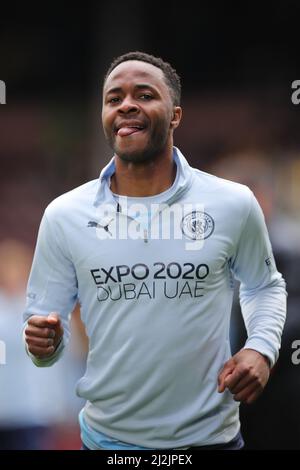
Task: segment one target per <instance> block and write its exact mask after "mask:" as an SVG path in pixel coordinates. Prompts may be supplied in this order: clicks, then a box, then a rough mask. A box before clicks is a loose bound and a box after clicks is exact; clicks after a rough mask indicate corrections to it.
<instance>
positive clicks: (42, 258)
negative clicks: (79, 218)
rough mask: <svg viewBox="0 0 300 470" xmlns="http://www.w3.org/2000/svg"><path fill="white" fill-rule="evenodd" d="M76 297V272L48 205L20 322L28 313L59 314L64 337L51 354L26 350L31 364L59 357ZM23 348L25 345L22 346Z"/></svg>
mask: <svg viewBox="0 0 300 470" xmlns="http://www.w3.org/2000/svg"><path fill="white" fill-rule="evenodd" d="M76 300H77V279H76V273H75V269H74V266H73V263H72V261H71V256H70V253H69V252H68V247H67V243H66V241H65V238H64V234H63V233H62V231H61V230H60V227H59V225H58V223H57V218H56V214H55V211H53V210H52V209H51V206H49V207H48V208H47V209H46V211H45V214H44V216H43V219H42V221H41V225H40V229H39V234H38V239H37V245H36V249H35V254H34V259H33V263H32V268H31V273H30V277H29V281H28V286H27V303H26V309H25V312H24V315H23V318H24V322H25V325H26V322H27V320H28V318H29V317H30V316H32V315H45V316H47V315H48V314H49V313H50V312H53V311H55V312H57V313H59V315H60V317H61V320H62V323H63V327H64V337H63V340H62V342H61V343H60V345H59V346H58V348H57V349H56V351H55V352H54V354H53V355H52V356H50V357H49V358H46V359H38V358H36V357H35V356H33V355H32V354H30V353H29V352H28V351H27V352H28V354H29V356H30V357H31V359H32V361H33V362H34V364H35V365H37V366H39V367H43V366H50V365H52V364H53V363H54V362H56V361H57V360H58V359H59V357H60V356H61V354H62V352H63V349H64V346H65V345H66V343H67V342H68V339H69V335H70V328H69V316H70V313H71V312H72V310H73V308H74V306H75V303H76ZM26 350H27V348H26Z"/></svg>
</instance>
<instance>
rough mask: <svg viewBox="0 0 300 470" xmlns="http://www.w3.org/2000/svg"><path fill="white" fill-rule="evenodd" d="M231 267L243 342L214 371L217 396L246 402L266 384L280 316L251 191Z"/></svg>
mask: <svg viewBox="0 0 300 470" xmlns="http://www.w3.org/2000/svg"><path fill="white" fill-rule="evenodd" d="M231 269H232V271H233V273H234V275H235V277H236V278H237V279H238V280H239V281H240V282H241V285H240V303H241V309H242V314H243V318H244V321H245V326H246V330H247V335H248V339H247V341H246V344H245V346H244V348H243V349H242V350H241V351H239V352H238V353H237V354H235V355H234V356H233V357H232V358H231V359H230V360H229V361H227V362H226V364H225V365H224V367H223V369H222V371H221V372H220V375H219V392H223V391H224V390H225V388H226V387H228V388H229V390H230V391H231V392H232V393H233V394H234V398H235V399H236V400H238V401H245V402H246V403H251V402H253V401H254V400H255V399H256V398H257V397H258V395H259V394H260V393H261V392H262V390H263V388H264V387H265V385H266V384H267V382H268V379H269V374H270V367H273V365H274V364H275V362H276V360H277V358H278V355H279V348H280V343H281V334H282V330H283V326H284V323H285V317H286V290H285V282H284V280H283V278H282V276H281V274H280V273H279V272H278V271H277V269H276V265H275V261H274V257H273V254H272V247H271V244H270V241H269V236H268V232H267V228H266V224H265V221H264V216H263V213H262V210H261V208H260V206H259V204H258V202H257V201H256V199H255V197H254V196H253V194H252V193H251V199H250V209H249V212H248V215H247V218H246V221H245V224H244V227H243V228H242V232H241V236H240V240H239V243H238V245H237V249H236V252H235V253H234V256H233V257H232V260H231Z"/></svg>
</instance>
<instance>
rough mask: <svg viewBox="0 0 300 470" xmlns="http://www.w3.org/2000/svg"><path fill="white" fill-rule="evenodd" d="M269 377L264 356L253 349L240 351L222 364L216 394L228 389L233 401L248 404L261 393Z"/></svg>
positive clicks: (267, 363) (267, 365)
mask: <svg viewBox="0 0 300 470" xmlns="http://www.w3.org/2000/svg"><path fill="white" fill-rule="evenodd" d="M269 376H270V366H269V361H268V359H267V358H266V357H265V356H263V355H262V354H261V353H259V352H258V351H255V350H254V349H241V350H240V351H239V352H238V353H237V354H235V355H234V356H233V357H232V358H231V359H229V361H227V362H226V363H225V364H224V367H223V369H222V370H221V372H220V374H219V377H218V385H219V386H218V392H219V393H222V392H224V390H225V388H228V390H229V391H230V392H231V393H232V394H233V398H234V400H236V401H241V402H244V403H247V404H250V403H253V402H254V401H255V400H256V398H257V397H258V396H259V395H260V394H261V393H262V391H263V389H264V387H265V386H266V384H267V382H268V380H269Z"/></svg>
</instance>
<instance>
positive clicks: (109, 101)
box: [107, 96, 120, 104]
mask: <svg viewBox="0 0 300 470" xmlns="http://www.w3.org/2000/svg"><path fill="white" fill-rule="evenodd" d="M107 101H108V103H112V104H115V103H118V102H119V101H120V98H119V97H118V96H114V97H113V98H109V99H108V100H107Z"/></svg>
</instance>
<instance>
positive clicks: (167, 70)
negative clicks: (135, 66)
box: [104, 51, 181, 106]
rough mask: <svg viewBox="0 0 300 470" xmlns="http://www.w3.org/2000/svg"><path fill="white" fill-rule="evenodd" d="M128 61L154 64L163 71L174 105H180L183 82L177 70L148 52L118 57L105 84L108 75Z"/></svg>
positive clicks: (108, 72) (111, 65)
mask: <svg viewBox="0 0 300 470" xmlns="http://www.w3.org/2000/svg"><path fill="white" fill-rule="evenodd" d="M128 60H140V61H141V62H147V63H148V64H152V65H154V66H155V67H158V68H159V69H161V71H162V72H163V74H164V77H165V81H166V84H167V86H168V87H169V89H170V93H171V97H172V100H173V104H174V105H175V106H179V105H180V98H181V82H180V77H179V75H178V74H177V72H176V70H175V69H173V67H172V66H171V65H170V64H169V63H168V62H165V61H164V60H162V59H161V58H160V57H155V56H153V55H150V54H147V53H146V52H139V51H136V52H127V53H126V54H123V55H120V56H119V57H116V58H115V59H114V60H113V62H112V63H111V64H110V66H109V67H108V70H107V72H106V74H105V76H104V83H105V82H106V80H107V77H108V75H109V74H110V73H111V72H112V71H113V69H114V68H116V67H117V65H119V64H121V63H122V62H127V61H128Z"/></svg>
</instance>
